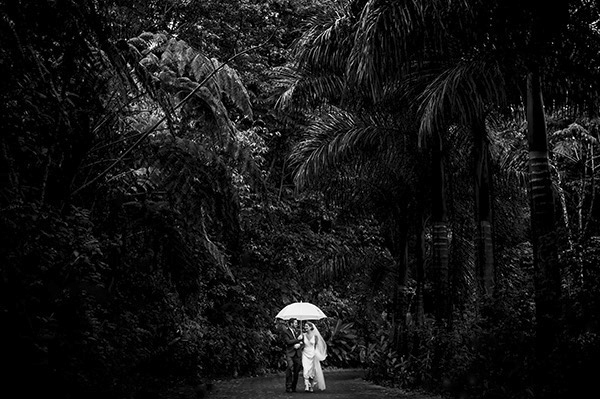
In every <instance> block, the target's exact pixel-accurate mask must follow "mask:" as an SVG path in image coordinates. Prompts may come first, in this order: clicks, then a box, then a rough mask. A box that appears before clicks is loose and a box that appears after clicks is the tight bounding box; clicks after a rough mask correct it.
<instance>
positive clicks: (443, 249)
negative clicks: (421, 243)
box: [431, 137, 452, 325]
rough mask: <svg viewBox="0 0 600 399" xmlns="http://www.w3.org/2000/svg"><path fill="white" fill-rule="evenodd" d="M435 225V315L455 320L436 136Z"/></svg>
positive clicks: (441, 162)
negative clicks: (453, 317)
mask: <svg viewBox="0 0 600 399" xmlns="http://www.w3.org/2000/svg"><path fill="white" fill-rule="evenodd" d="M432 150H433V151H432V187H431V191H432V225H433V234H432V240H433V250H432V255H433V259H432V261H433V264H432V269H433V273H434V275H433V279H434V287H435V293H434V297H435V314H436V319H437V321H438V322H444V321H447V322H448V325H450V323H451V321H452V305H451V300H450V272H449V263H448V252H449V251H448V247H449V242H448V216H447V209H446V176H445V171H444V157H443V153H442V142H441V137H436V138H435V144H434V145H433V148H432Z"/></svg>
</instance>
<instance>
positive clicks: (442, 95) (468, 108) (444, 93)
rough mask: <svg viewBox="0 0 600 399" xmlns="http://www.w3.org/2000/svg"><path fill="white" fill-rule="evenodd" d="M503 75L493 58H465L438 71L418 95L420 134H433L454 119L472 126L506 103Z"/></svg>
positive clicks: (424, 135)
mask: <svg viewBox="0 0 600 399" xmlns="http://www.w3.org/2000/svg"><path fill="white" fill-rule="evenodd" d="M503 81H504V79H503V75H502V73H501V70H500V66H499V65H498V64H497V63H496V62H494V61H493V60H483V59H477V58H475V59H471V60H463V61H461V62H459V63H457V64H456V65H452V66H450V67H449V68H448V69H446V70H443V71H442V72H441V73H439V74H438V75H437V76H436V77H435V78H434V80H433V81H432V82H431V83H429V85H428V86H427V87H426V89H425V90H424V91H423V93H422V94H421V96H420V98H419V113H420V115H421V126H420V128H419V133H420V135H421V136H423V137H427V136H430V135H431V134H433V133H434V132H436V131H439V130H440V129H443V128H444V126H447V125H448V124H449V123H451V122H455V123H456V122H457V123H459V124H460V125H462V126H470V125H471V124H472V123H473V122H474V121H476V120H478V119H480V118H482V117H483V116H484V115H485V113H486V111H487V109H489V108H490V107H491V106H493V105H500V104H502V103H503V102H504V99H505V94H504V92H503V90H502V88H503V87H504V84H503Z"/></svg>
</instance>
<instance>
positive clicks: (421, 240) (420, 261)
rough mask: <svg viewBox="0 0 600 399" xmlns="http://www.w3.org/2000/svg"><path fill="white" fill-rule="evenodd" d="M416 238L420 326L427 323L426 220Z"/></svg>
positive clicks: (418, 318)
mask: <svg viewBox="0 0 600 399" xmlns="http://www.w3.org/2000/svg"><path fill="white" fill-rule="evenodd" d="M418 227H419V228H418V231H417V237H416V238H417V239H416V242H417V243H416V283H417V300H416V304H415V308H416V309H415V316H416V323H417V325H418V326H422V325H423V324H425V300H424V295H423V290H424V288H425V220H422V221H421V224H420V226H418Z"/></svg>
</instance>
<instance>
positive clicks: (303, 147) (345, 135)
mask: <svg viewBox="0 0 600 399" xmlns="http://www.w3.org/2000/svg"><path fill="white" fill-rule="evenodd" d="M382 118H383V117H382ZM382 118H379V119H378V118H377V117H376V116H373V115H371V116H367V117H360V116H357V115H355V114H352V113H349V112H347V111H344V110H341V109H339V108H334V107H331V108H328V110H327V112H326V114H325V115H323V116H322V117H320V118H317V119H315V120H314V121H313V123H312V124H310V125H309V127H308V128H307V130H306V132H305V138H304V139H303V140H302V141H301V142H300V143H298V144H297V145H296V146H295V148H294V150H293V151H292V153H291V155H290V159H291V161H292V165H293V166H294V167H295V168H296V169H295V173H294V181H295V183H296V185H297V187H303V186H305V185H306V184H308V183H310V182H311V181H313V180H315V179H317V178H318V176H319V175H321V174H322V173H324V172H325V171H327V170H331V169H335V168H336V167H337V166H339V165H341V164H342V163H343V162H344V161H346V160H348V159H349V158H350V157H351V156H353V155H357V154H359V153H363V152H365V151H369V150H372V149H374V148H378V147H379V146H380V145H381V144H382V143H383V142H384V138H385V137H386V135H389V134H390V132H397V131H398V130H397V128H396V127H394V126H393V125H391V124H385V123H384V122H385V121H384V120H383V119H382Z"/></svg>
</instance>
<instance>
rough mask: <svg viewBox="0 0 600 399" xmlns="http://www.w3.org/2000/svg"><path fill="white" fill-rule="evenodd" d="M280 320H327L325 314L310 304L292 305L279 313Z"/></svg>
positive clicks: (299, 303)
mask: <svg viewBox="0 0 600 399" xmlns="http://www.w3.org/2000/svg"><path fill="white" fill-rule="evenodd" d="M275 317H277V318H278V319H283V320H289V319H298V320H321V319H324V318H326V317H327V316H325V313H323V311H322V310H321V309H319V308H318V307H317V306H316V305H313V304H312V303H310V302H294V303H290V304H289V305H287V306H286V307H284V308H283V309H281V310H280V311H279V313H277V316H275Z"/></svg>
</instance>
